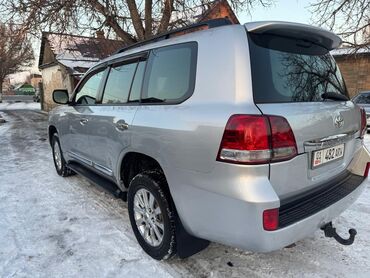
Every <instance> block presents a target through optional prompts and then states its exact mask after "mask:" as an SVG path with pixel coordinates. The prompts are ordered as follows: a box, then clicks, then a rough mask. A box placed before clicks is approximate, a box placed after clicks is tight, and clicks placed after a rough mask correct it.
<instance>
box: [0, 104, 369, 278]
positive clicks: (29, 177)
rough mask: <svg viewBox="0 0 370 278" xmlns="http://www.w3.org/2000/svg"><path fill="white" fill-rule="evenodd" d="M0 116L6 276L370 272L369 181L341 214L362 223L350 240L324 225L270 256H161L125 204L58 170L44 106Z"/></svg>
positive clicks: (0, 243) (0, 223)
mask: <svg viewBox="0 0 370 278" xmlns="http://www.w3.org/2000/svg"><path fill="white" fill-rule="evenodd" d="M0 109H1V106H0ZM0 114H1V115H2V116H3V117H4V118H5V119H6V120H7V122H6V123H5V124H0V277H370V224H369V223H370V188H369V187H368V188H367V189H366V190H365V192H364V194H363V195H362V196H361V197H360V199H359V200H358V201H357V202H356V203H355V204H354V205H352V206H351V207H350V209H348V210H347V211H346V212H345V213H344V214H343V215H342V216H341V217H339V218H338V219H336V221H335V223H337V224H338V226H339V227H340V230H339V231H340V232H346V229H347V228H348V227H355V228H356V229H357V231H358V237H357V240H356V242H355V244H354V245H352V246H349V247H343V246H341V245H339V244H337V243H335V242H334V241H333V240H329V239H326V238H324V237H323V235H322V233H321V232H316V234H315V235H313V236H312V238H308V239H305V240H302V241H300V242H297V244H296V246H295V247H293V248H289V249H288V248H286V249H284V250H280V251H275V252H272V253H269V254H256V253H252V252H245V251H241V250H236V249H233V248H229V247H226V246H223V245H219V244H211V245H210V246H209V247H208V248H207V249H206V250H204V251H202V252H201V253H200V254H197V255H195V256H193V257H191V258H188V259H185V260H180V259H175V260H172V261H170V262H157V261H154V260H152V259H151V258H150V257H149V256H147V255H146V254H145V253H144V252H143V251H142V250H141V249H140V247H139V245H138V244H137V242H136V239H135V237H134V235H133V233H132V232H131V227H130V223H129V218H128V214H127V206H126V203H124V202H123V201H121V200H118V199H115V198H114V197H112V196H111V195H109V194H107V193H105V192H104V191H102V190H100V189H99V188H97V187H95V186H93V185H91V184H90V183H89V182H87V181H86V180H84V179H83V178H82V177H79V176H72V177H68V178H61V177H59V176H58V175H57V174H56V172H55V170H54V165H53V162H52V156H51V153H50V148H49V144H48V142H47V141H46V140H45V139H46V137H47V134H46V126H47V123H46V118H47V116H46V115H45V114H43V113H40V112H39V111H37V110H3V111H1V110H0ZM366 141H367V144H368V145H369V146H370V136H367V137H366ZM228 263H229V264H228Z"/></svg>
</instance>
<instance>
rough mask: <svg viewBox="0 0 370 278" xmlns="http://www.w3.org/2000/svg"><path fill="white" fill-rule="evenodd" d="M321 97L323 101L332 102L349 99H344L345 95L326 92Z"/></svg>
mask: <svg viewBox="0 0 370 278" xmlns="http://www.w3.org/2000/svg"><path fill="white" fill-rule="evenodd" d="M321 97H322V98H323V99H332V100H343V101H347V100H349V98H348V97H346V96H345V95H342V94H338V93H335V92H326V93H323V94H322V95H321Z"/></svg>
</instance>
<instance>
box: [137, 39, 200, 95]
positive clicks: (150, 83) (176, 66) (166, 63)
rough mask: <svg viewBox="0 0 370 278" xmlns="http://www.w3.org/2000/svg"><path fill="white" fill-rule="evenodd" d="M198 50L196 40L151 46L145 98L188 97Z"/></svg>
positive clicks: (190, 91) (191, 89)
mask: <svg viewBox="0 0 370 278" xmlns="http://www.w3.org/2000/svg"><path fill="white" fill-rule="evenodd" d="M196 50H197V46H196V43H186V44H181V45H174V46H168V47H163V48H159V49H154V50H152V52H151V54H150V57H149V64H148V73H147V74H148V78H147V80H146V82H145V83H146V84H145V86H144V96H143V101H145V98H148V99H150V98H154V99H160V100H162V101H165V102H176V101H181V100H183V99H185V98H186V97H188V96H189V95H190V94H191V93H192V92H193V90H194V84H195V71H196Z"/></svg>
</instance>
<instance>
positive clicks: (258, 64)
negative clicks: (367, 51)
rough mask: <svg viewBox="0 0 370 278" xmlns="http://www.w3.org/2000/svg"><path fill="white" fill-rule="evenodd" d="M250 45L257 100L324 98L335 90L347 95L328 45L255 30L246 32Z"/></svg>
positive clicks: (269, 101)
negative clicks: (253, 32) (326, 46)
mask: <svg viewBox="0 0 370 278" xmlns="http://www.w3.org/2000/svg"><path fill="white" fill-rule="evenodd" d="M249 45H250V57H251V66H252V83H253V94H254V100H255V102H256V103H276V102H314V101H324V98H325V95H331V96H333V95H334V96H335V95H338V94H339V95H340V96H345V97H348V93H347V89H346V86H345V83H344V81H343V78H342V75H341V73H340V71H339V68H338V66H337V64H336V63H335V61H334V59H333V57H332V56H331V55H330V54H329V52H328V50H327V49H325V48H323V47H321V46H318V45H315V44H313V43H310V42H307V41H302V40H295V39H291V38H285V37H279V36H274V35H257V34H249ZM324 93H326V94H324ZM323 94H324V98H323ZM331 99H333V98H331ZM334 99H335V98H334ZM338 100H339V99H338Z"/></svg>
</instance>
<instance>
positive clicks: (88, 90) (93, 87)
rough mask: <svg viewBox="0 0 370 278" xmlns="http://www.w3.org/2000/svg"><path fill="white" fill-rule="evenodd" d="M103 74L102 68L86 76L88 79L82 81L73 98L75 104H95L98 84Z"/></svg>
mask: <svg viewBox="0 0 370 278" xmlns="http://www.w3.org/2000/svg"><path fill="white" fill-rule="evenodd" d="M103 75H104V70H102V71H99V72H97V73H94V74H92V75H90V77H87V78H88V79H87V80H86V81H84V83H83V84H82V85H81V87H80V88H79V89H78V92H77V94H76V97H75V100H76V103H77V104H85V105H86V104H87V105H88V104H95V99H96V96H97V94H98V92H99V86H100V82H101V80H102V78H103Z"/></svg>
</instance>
